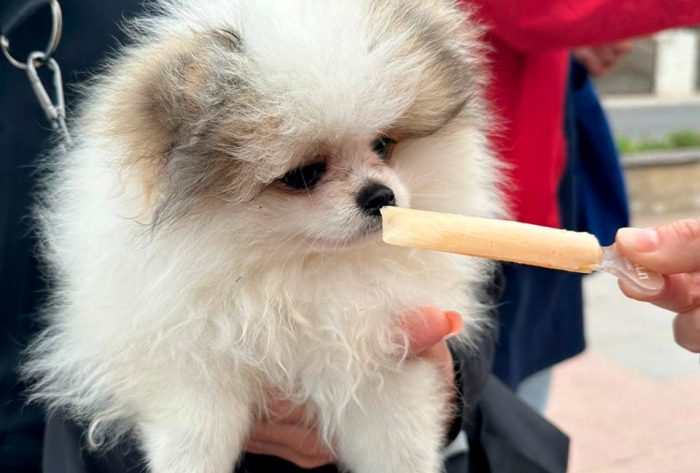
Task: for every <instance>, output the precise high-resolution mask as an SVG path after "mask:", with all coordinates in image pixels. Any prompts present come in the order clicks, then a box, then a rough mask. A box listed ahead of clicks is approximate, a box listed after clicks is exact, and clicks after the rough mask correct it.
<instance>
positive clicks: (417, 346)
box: [246, 308, 462, 469]
mask: <svg viewBox="0 0 700 473" xmlns="http://www.w3.org/2000/svg"><path fill="white" fill-rule="evenodd" d="M403 326H404V328H405V329H406V331H407V333H408V334H409V337H410V350H411V353H412V355H411V356H414V357H420V358H424V359H429V360H433V361H434V362H435V363H436V364H437V365H438V366H439V368H440V371H441V372H442V373H443V379H444V380H445V384H446V385H447V386H448V387H449V388H450V389H453V387H454V382H455V376H454V368H453V360H452V354H451V353H450V349H449V348H448V346H447V343H446V341H445V340H446V339H447V338H449V337H451V336H454V335H458V334H459V333H461V332H462V318H461V316H460V315H459V314H457V313H456V312H443V311H441V310H439V309H434V308H425V309H420V310H417V311H415V312H410V313H408V314H406V315H405V316H404V318H403ZM271 411H272V416H273V417H274V419H271V420H260V421H258V422H257V423H256V424H255V425H254V427H253V434H252V436H251V438H250V440H249V441H248V445H247V446H246V451H247V452H248V453H257V454H261V455H271V456H275V457H279V458H282V459H284V460H287V461H289V462H291V463H294V464H295V465H297V466H299V467H301V468H307V469H310V468H318V467H320V466H323V465H326V464H328V463H333V462H335V460H336V459H335V456H334V455H333V453H332V452H331V451H330V450H329V449H328V448H327V447H325V446H324V445H323V444H322V443H321V441H320V440H319V436H318V434H317V432H316V430H315V429H314V428H313V427H310V426H308V425H305V424H304V423H303V420H304V419H305V418H306V411H305V408H304V407H303V406H294V405H292V404H291V403H289V402H287V401H277V402H275V403H274V404H272V406H271Z"/></svg>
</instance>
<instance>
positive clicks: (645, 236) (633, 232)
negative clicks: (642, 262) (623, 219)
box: [617, 228, 661, 253]
mask: <svg viewBox="0 0 700 473" xmlns="http://www.w3.org/2000/svg"><path fill="white" fill-rule="evenodd" d="M617 240H618V241H619V242H620V243H621V244H622V246H625V247H626V248H629V249H631V250H634V251H637V252H639V253H651V252H652V251H654V250H656V249H657V248H658V247H659V243H660V241H661V240H660V238H659V232H658V231H656V229H655V228H621V229H620V230H618V232H617Z"/></svg>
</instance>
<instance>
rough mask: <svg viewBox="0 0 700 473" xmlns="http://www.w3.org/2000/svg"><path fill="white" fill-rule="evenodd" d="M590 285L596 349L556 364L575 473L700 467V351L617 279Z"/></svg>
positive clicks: (559, 412) (690, 471)
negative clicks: (677, 339)
mask: <svg viewBox="0 0 700 473" xmlns="http://www.w3.org/2000/svg"><path fill="white" fill-rule="evenodd" d="M673 218H675V216H671V217H667V218H666V220H671V219H673ZM636 223H637V224H639V225H648V224H651V223H653V222H652V221H650V220H649V219H638V221H637V222H636ZM585 289H586V303H587V334H588V341H589V349H588V351H587V352H586V353H585V354H583V355H582V356H580V357H577V358H575V359H573V360H570V361H568V362H566V363H564V364H562V365H560V366H559V367H557V368H556V370H555V374H554V383H553V390H552V399H551V405H550V409H549V411H548V417H550V418H551V419H552V420H553V421H554V422H555V423H556V424H558V425H559V426H560V427H561V428H562V429H563V430H564V431H566V432H567V433H568V434H569V435H570V436H571V437H572V451H571V464H570V466H571V468H570V471H571V473H632V472H633V473H698V472H700V362H699V359H698V355H693V354H690V353H687V352H685V351H684V350H682V349H681V348H679V347H677V346H676V345H675V344H674V343H673V339H672V335H671V320H672V314H670V313H669V312H667V311H664V310H662V309H658V308H655V307H653V306H651V305H648V304H643V303H638V302H635V301H631V300H628V299H626V298H625V297H624V296H622V295H621V293H619V291H618V289H617V285H616V283H615V281H614V279H613V278H612V277H610V276H608V275H605V274H600V275H594V276H591V277H589V279H588V280H587V281H586V283H585Z"/></svg>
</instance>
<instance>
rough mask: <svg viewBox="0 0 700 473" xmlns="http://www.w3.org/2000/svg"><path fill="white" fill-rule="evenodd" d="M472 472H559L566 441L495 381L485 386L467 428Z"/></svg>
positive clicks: (565, 458)
mask: <svg viewBox="0 0 700 473" xmlns="http://www.w3.org/2000/svg"><path fill="white" fill-rule="evenodd" d="M466 429H467V434H468V437H469V447H470V467H471V469H470V470H469V471H472V472H486V471H487V472H490V473H545V472H546V473H561V472H565V471H566V470H567V465H568V457H569V456H568V451H569V440H568V438H567V437H566V436H565V435H564V434H563V433H562V432H560V431H559V430H557V428H556V427H554V426H553V425H551V424H549V423H548V422H547V421H546V420H545V419H544V418H542V416H540V415H539V414H538V413H536V412H535V411H533V410H532V409H530V408H529V407H528V406H526V405H525V404H524V403H522V402H521V401H520V400H519V399H517V398H516V397H515V395H514V394H513V392H512V391H511V390H509V389H508V388H507V387H506V386H504V385H503V384H502V383H501V382H500V381H498V380H497V379H496V378H491V379H490V380H489V382H488V383H487V384H486V387H485V389H484V392H483V395H482V399H481V401H480V402H479V404H478V406H477V409H476V410H475V411H474V412H473V413H472V416H471V417H470V419H469V421H468V423H467V426H466Z"/></svg>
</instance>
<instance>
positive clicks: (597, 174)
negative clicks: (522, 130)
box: [568, 60, 630, 245]
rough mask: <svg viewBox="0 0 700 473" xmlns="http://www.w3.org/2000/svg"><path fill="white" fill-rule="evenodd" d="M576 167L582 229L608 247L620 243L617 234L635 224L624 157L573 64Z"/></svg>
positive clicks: (594, 95) (581, 70) (571, 136)
mask: <svg viewBox="0 0 700 473" xmlns="http://www.w3.org/2000/svg"><path fill="white" fill-rule="evenodd" d="M569 90H570V94H571V107H572V109H573V113H572V123H570V126H569V133H568V134H569V139H570V140H573V143H572V146H570V150H571V151H570V152H571V158H570V159H571V162H572V163H573V164H572V165H573V167H574V174H575V175H576V178H577V179H576V184H575V185H576V196H577V215H576V217H577V222H576V228H577V229H580V230H582V231H587V232H589V233H592V234H594V235H595V236H596V237H598V240H599V241H600V243H601V244H603V245H610V244H611V243H613V242H614V241H615V234H616V233H617V230H618V229H620V228H622V227H626V226H628V225H629V220H630V212H629V206H628V204H627V188H626V185H625V178H624V175H623V172H622V167H621V165H620V155H619V153H618V151H617V147H616V145H615V139H614V138H613V135H612V133H611V131H610V125H609V124H608V119H607V118H606V116H605V111H604V110H603V107H602V106H601V104H600V100H599V99H598V94H597V93H596V91H595V88H594V87H593V84H592V83H591V80H590V78H589V76H588V71H587V70H586V68H585V67H584V66H583V65H582V64H581V63H579V62H578V61H576V60H572V61H571V84H570V86H569Z"/></svg>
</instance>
